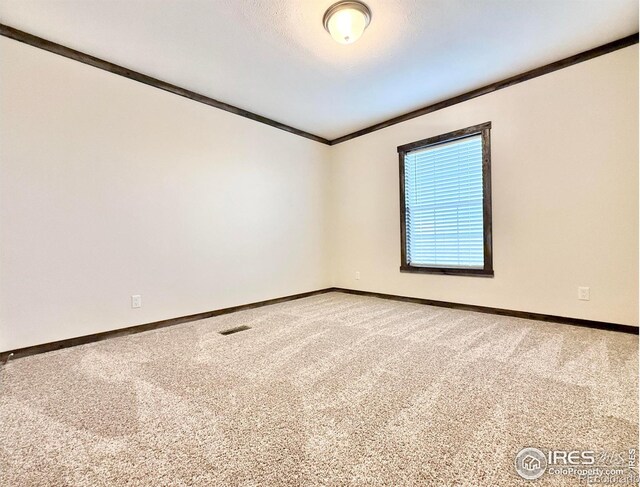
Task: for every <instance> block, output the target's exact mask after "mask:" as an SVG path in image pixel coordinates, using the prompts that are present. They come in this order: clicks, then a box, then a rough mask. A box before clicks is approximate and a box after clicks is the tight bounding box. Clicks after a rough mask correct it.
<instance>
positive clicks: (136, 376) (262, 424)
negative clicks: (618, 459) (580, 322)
mask: <svg viewBox="0 0 640 487" xmlns="http://www.w3.org/2000/svg"><path fill="white" fill-rule="evenodd" d="M240 325H248V326H250V327H251V329H250V330H247V331H242V332H240V333H236V334H232V335H227V336H223V335H220V334H219V332H220V331H222V330H226V329H228V328H232V327H235V326H240ZM0 381H1V382H0V387H1V395H0V485H1V486H10V487H18V486H91V487H95V486H107V485H108V486H154V487H155V486H235V485H238V486H240V485H242V486H258V485H260V486H263V485H264V486H280V485H290V486H319V485H325V486H339V485H354V486H365V485H366V486H409V485H421V486H422V485H425V486H431V485H433V486H445V485H446V486H452V485H465V486H492V485H497V486H511V485H529V486H542V485H578V479H577V478H576V477H573V476H567V475H551V474H549V473H545V474H544V476H543V477H541V478H540V479H538V480H535V481H529V482H526V481H524V480H522V479H520V477H518V475H517V474H516V472H515V469H514V458H515V455H516V453H517V452H518V451H519V450H520V449H521V448H523V447H528V446H532V447H537V448H540V449H568V450H580V449H588V450H595V451H598V452H600V451H607V452H628V450H629V448H637V443H638V403H637V396H638V343H637V336H634V335H630V334H625V333H617V332H611V331H600V330H591V329H585V328H578V327H573V326H568V325H559V324H553V323H543V322H536V321H528V320H522V319H515V318H508V317H500V316H494V315H488V314H479V313H471V312H466V311H456V310H449V309H444V308H435V307H429V306H423V305H417V304H409V303H399V302H394V301H387V300H381V299H376V298H368V297H360V296H352V295H347V294H341V293H329V294H323V295H318V296H314V297H311V298H305V299H301V300H297V301H291V302H287V303H282V304H278V305H273V306H268V307H264V308H258V309H254V310H249V311H243V312H238V313H234V314H229V315H224V316H220V317H216V318H211V319H208V320H202V321H197V322H192V323H186V324H182V325H178V326H173V327H169V328H164V329H161V330H156V331H151V332H146V333H141V334H137V335H130V336H126V337H121V338H114V339H110V340H106V341H103V342H98V343H93V344H89V345H84V346H79V347H75V348H68V349H64V350H60V351H57V352H51V353H46V354H41V355H35V356H32V357H27V358H23V359H17V360H15V361H13V362H9V363H8V364H7V365H6V366H4V367H2V368H0Z"/></svg>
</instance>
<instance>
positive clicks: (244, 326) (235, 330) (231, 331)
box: [220, 325, 251, 335]
mask: <svg viewBox="0 0 640 487" xmlns="http://www.w3.org/2000/svg"><path fill="white" fill-rule="evenodd" d="M250 329H251V327H250V326H247V325H242V326H236V327H235V328H229V329H228V330H224V331H221V332H220V334H221V335H231V334H232V333H238V332H239V331H245V330H250Z"/></svg>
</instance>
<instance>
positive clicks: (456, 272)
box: [400, 265, 493, 277]
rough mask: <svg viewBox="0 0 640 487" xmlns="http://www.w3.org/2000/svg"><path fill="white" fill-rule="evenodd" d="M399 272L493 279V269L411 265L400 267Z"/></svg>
mask: <svg viewBox="0 0 640 487" xmlns="http://www.w3.org/2000/svg"><path fill="white" fill-rule="evenodd" d="M400 272H415V273H418V274H441V275H446V276H475V277H493V269H459V268H456V267H415V266H411V265H401V266H400Z"/></svg>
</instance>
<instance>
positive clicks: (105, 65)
mask: <svg viewBox="0 0 640 487" xmlns="http://www.w3.org/2000/svg"><path fill="white" fill-rule="evenodd" d="M0 35H1V36H4V37H8V38H10V39H14V40H16V41H19V42H23V43H25V44H28V45H30V46H33V47H37V48H40V49H44V50H45V51H49V52H52V53H54V54H58V55H60V56H64V57H66V58H69V59H73V60H75V61H79V62H81V63H84V64H88V65H90V66H93V67H96V68H99V69H103V70H105V71H109V72H110V73H114V74H117V75H119V76H124V77H125V78H129V79H132V80H134V81H138V82H140V83H144V84H146V85H149V86H153V87H155V88H158V89H161V90H164V91H168V92H170V93H174V94H176V95H179V96H183V97H185V98H189V99H190V100H193V101H197V102H198V103H204V104H205V105H209V106H212V107H214V108H218V109H220V110H224V111H226V112H230V113H234V114H236V115H240V116H241V117H244V118H248V119H250V120H254V121H256V122H260V123H264V124H266V125H269V126H271V127H274V128H277V129H280V130H284V131H286V132H289V133H292V134H295V135H299V136H300V137H305V138H307V139H310V140H314V141H316V142H320V143H321V144H326V145H337V144H340V143H342V142H346V141H348V140H351V139H355V138H356V137H362V136H363V135H367V134H370V133H372V132H376V131H378V130H382V129H384V128H387V127H390V126H392V125H396V124H398V123H401V122H405V121H407V120H411V119H412V118H416V117H420V116H422V115H426V114H427V113H432V112H435V111H438V110H442V109H443V108H447V107H450V106H452V105H457V104H458V103H462V102H465V101H468V100H471V99H473V98H477V97H479V96H482V95H487V94H489V93H494V92H496V91H498V90H502V89H504V88H508V87H510V86H513V85H516V84H518V83H522V82H524V81H528V80H530V79H533V78H537V77H539V76H544V75H545V74H549V73H553V72H554V71H558V70H560V69H564V68H568V67H569V66H573V65H574V64H578V63H582V62H584V61H589V60H590V59H593V58H596V57H599V56H602V55H604V54H609V53H611V52H614V51H617V50H619V49H623V48H625V47H629V46H632V45H634V44H637V43H638V33H635V34H632V35H629V36H627V37H623V38H622V39H618V40H615V41H613V42H609V43H607V44H603V45H602V46H598V47H595V48H593V49H589V50H587V51H583V52H581V53H578V54H575V55H573V56H569V57H567V58H564V59H561V60H559V61H555V62H553V63H550V64H545V65H544V66H540V67H539V68H535V69H532V70H529V71H526V72H524V73H521V74H517V75H515V76H511V77H510V78H506V79H503V80H501V81H497V82H495V83H491V84H489V85H486V86H483V87H481V88H477V89H475V90H471V91H467V92H465V93H462V94H460V95H457V96H454V97H452V98H447V99H446V100H442V101H439V102H437V103H433V104H431V105H427V106H425V107H422V108H419V109H417V110H413V111H410V112H407V113H405V114H403V115H399V116H397V117H394V118H390V119H388V120H386V121H384V122H380V123H377V124H375V125H371V126H369V127H365V128H363V129H360V130H357V131H355V132H352V133H350V134H347V135H343V136H342V137H337V138H335V139H331V140H329V139H325V138H324V137H320V136H318V135H314V134H312V133H309V132H305V131H304V130H300V129H297V128H295V127H291V126H290V125H286V124H283V123H280V122H277V121H275V120H272V119H270V118H267V117H264V116H262V115H258V114H256V113H253V112H250V111H248V110H244V109H242V108H239V107H236V106H234V105H230V104H228V103H224V102H222V101H219V100H216V99H214V98H210V97H208V96H205V95H201V94H199V93H196V92H194V91H191V90H187V89H185V88H181V87H179V86H176V85H173V84H171V83H167V82H166V81H162V80H159V79H157V78H153V77H151V76H147V75H146V74H142V73H139V72H137V71H133V70H131V69H128V68H125V67H123V66H120V65H117V64H114V63H111V62H109V61H105V60H103V59H100V58H97V57H95V56H91V55H89V54H85V53H83V52H81V51H77V50H75V49H71V48H69V47H66V46H63V45H61V44H58V43H56V42H52V41H48V40H46V39H43V38H41V37H37V36H34V35H33V34H29V33H27V32H23V31H21V30H18V29H15V28H13V27H9V26H8V25H4V24H0Z"/></svg>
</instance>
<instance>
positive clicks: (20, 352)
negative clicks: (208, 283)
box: [0, 287, 638, 363]
mask: <svg viewBox="0 0 640 487" xmlns="http://www.w3.org/2000/svg"><path fill="white" fill-rule="evenodd" d="M329 292H339V293H345V294H355V295H358V296H369V297H372V298H381V299H390V300H393V301H404V302H407V303H417V304H426V305H429V306H439V307H442V308H451V309H459V310H465V311H475V312H478V313H489V314H495V315H501V316H513V317H515V318H525V319H528V320H536V321H547V322H553V323H562V324H567V325H574V326H583V327H587V328H597V329H600V330H610V331H618V332H623V333H631V334H635V335H637V334H638V327H635V326H627V325H620V324H618V323H607V322H604V321H592V320H583V319H580V318H567V317H564V316H553V315H546V314H541V313H529V312H527V311H514V310H510V309H502V308H491V307H488V306H477V305H475V304H461V303H450V302H448V301H436V300H433V299H424V298H412V297H408V296H398V295H395V294H384V293H376V292H372V291H360V290H357V289H345V288H340V287H331V288H326V289H318V290H317V291H310V292H306V293H300V294H293V295H291V296H284V297H281V298H274V299H267V300H265V301H258V302H256V303H249V304H242V305H239V306H232V307H230V308H222V309H216V310H213V311H205V312H204V313H197V314H193V315H188V316H181V317H179V318H170V319H168V320H162V321H155V322H153V323H146V324H143V325H134V326H130V327H127V328H119V329H117V330H110V331H104V332H102V333H94V334H92V335H85V336H81V337H77V338H68V339H66V340H59V341H56V342H50V343H43V344H40V345H33V346H30V347H24V348H19V349H16V350H9V351H6V352H0V363H6V362H7V361H8V360H9V359H16V358H21V357H27V356H29V355H35V354H38V353H44V352H52V351H54V350H60V349H62V348H68V347H75V346H76V345H84V344H86V343H91V342H99V341H102V340H107V339H109V338H115V337H121V336H126V335H132V334H134V333H141V332H143V331H150V330H157V329H159V328H165V327H167V326H173V325H179V324H180V323H187V322H189V321H197V320H204V319H206V318H211V317H213V316H220V315H225V314H229V313H235V312H236V311H243V310H247V309H252V308H260V307H262V306H269V305H270V304H278V303H284V302H286V301H293V300H295V299H301V298H307V297H310V296H316V295H318V294H326V293H329Z"/></svg>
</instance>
